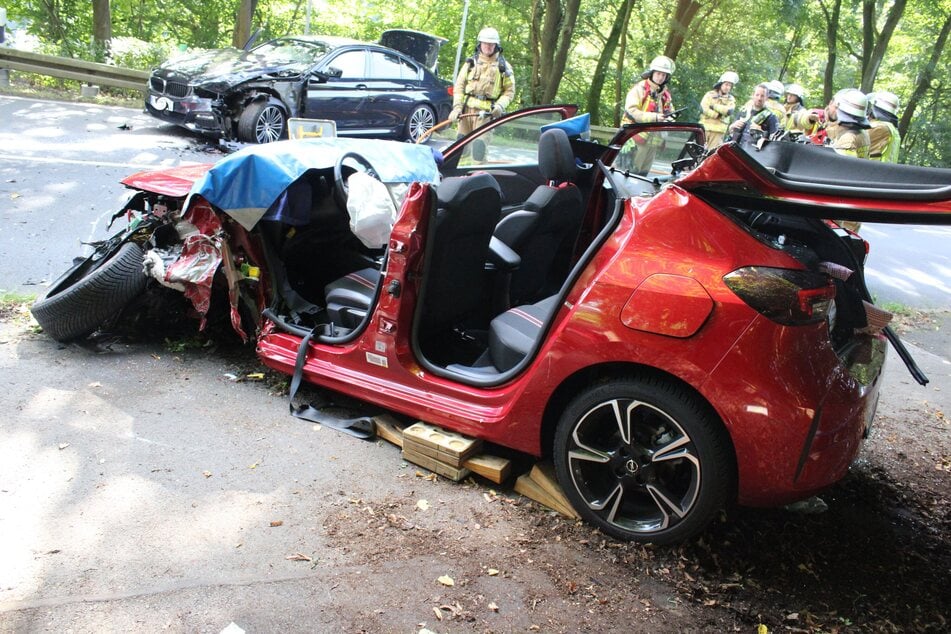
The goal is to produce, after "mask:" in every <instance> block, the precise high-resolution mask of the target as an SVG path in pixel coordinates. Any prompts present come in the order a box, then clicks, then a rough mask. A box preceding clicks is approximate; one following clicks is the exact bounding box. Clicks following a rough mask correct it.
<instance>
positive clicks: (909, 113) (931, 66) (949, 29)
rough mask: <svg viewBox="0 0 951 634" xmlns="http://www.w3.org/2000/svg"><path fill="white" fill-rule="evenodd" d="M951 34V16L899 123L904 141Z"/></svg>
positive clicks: (948, 17) (945, 23)
mask: <svg viewBox="0 0 951 634" xmlns="http://www.w3.org/2000/svg"><path fill="white" fill-rule="evenodd" d="M949 33H951V14H949V15H948V16H947V17H946V18H945V20H944V25H943V26H942V27H941V32H940V33H939V34H938V40H937V41H936V42H935V44H934V48H932V49H931V57H930V58H929V59H928V63H927V64H926V65H925V67H924V69H923V70H922V71H921V74H920V75H918V81H917V82H916V83H915V90H914V91H913V92H912V93H911V98H910V99H909V100H908V103H907V104H906V105H905V111H904V112H903V113H902V115H901V119H900V120H899V121H898V134H900V135H901V137H902V138H903V139H904V138H905V135H907V134H908V127H909V126H910V125H911V120H912V118H913V117H914V116H915V109H916V108H917V107H918V102H919V101H921V98H922V96H924V94H925V92H927V90H928V89H929V88H930V87H931V80H932V79H934V71H935V68H936V67H937V66H938V60H939V59H941V53H942V52H943V51H944V46H945V44H947V42H948V34H949Z"/></svg>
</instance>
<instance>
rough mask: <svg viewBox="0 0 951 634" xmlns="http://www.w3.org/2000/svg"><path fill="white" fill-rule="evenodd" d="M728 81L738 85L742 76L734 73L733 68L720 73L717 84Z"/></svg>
mask: <svg viewBox="0 0 951 634" xmlns="http://www.w3.org/2000/svg"><path fill="white" fill-rule="evenodd" d="M727 81H728V82H730V83H731V84H733V85H734V86H736V85H737V84H738V83H740V76H739V75H737V74H736V73H734V72H733V71H732V70H728V71H726V72H725V73H723V74H722V75H720V79H718V80H717V85H720V84H722V83H723V82H727Z"/></svg>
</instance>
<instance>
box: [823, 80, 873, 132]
mask: <svg viewBox="0 0 951 634" xmlns="http://www.w3.org/2000/svg"><path fill="white" fill-rule="evenodd" d="M832 100H833V101H834V102H835V105H836V108H837V109H838V115H839V119H840V120H842V121H845V122H846V123H857V124H859V125H860V126H862V127H864V128H867V127H868V126H869V123H868V118H867V116H866V110H867V109H868V97H866V96H865V93H864V92H862V91H861V90H858V89H857V88H846V89H844V90H840V91H839V92H837V93H835V97H833V98H832ZM843 115H844V116H843Z"/></svg>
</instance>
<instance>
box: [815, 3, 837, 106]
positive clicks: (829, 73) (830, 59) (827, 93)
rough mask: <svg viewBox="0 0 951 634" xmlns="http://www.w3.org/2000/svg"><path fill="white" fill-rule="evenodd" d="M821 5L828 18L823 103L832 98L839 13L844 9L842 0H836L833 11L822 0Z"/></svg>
mask: <svg viewBox="0 0 951 634" xmlns="http://www.w3.org/2000/svg"><path fill="white" fill-rule="evenodd" d="M819 6H821V7H822V13H823V14H824V15H825V18H826V70H825V74H824V75H823V77H822V103H823V105H825V104H827V103H829V101H831V100H832V83H833V79H834V77H835V61H836V42H837V40H838V38H839V13H840V11H841V9H842V0H834V3H833V5H832V11H831V13H830V11H829V8H828V7H826V4H825V2H822V1H821V0H820V2H819Z"/></svg>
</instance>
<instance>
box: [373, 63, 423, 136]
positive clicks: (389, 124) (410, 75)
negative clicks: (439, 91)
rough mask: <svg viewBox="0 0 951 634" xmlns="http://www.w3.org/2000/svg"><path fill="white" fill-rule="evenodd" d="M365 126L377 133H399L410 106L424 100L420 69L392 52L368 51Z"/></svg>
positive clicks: (411, 107)
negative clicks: (368, 70)
mask: <svg viewBox="0 0 951 634" xmlns="http://www.w3.org/2000/svg"><path fill="white" fill-rule="evenodd" d="M369 75H370V76H369V78H368V79H367V111H366V115H367V117H366V125H367V127H368V128H371V129H373V130H374V131H376V132H382V133H386V134H398V133H399V132H400V130H402V128H403V127H404V126H405V124H406V118H407V117H408V116H409V114H410V112H411V111H412V109H413V106H414V105H415V104H416V103H418V102H419V101H421V100H423V95H422V91H421V90H420V77H421V76H422V70H421V69H420V68H419V67H418V66H417V65H416V64H414V63H413V62H411V61H409V60H408V59H406V58H404V57H402V56H401V55H399V54H397V53H396V52H394V51H385V50H380V49H376V50H373V49H371V50H370V73H369Z"/></svg>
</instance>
